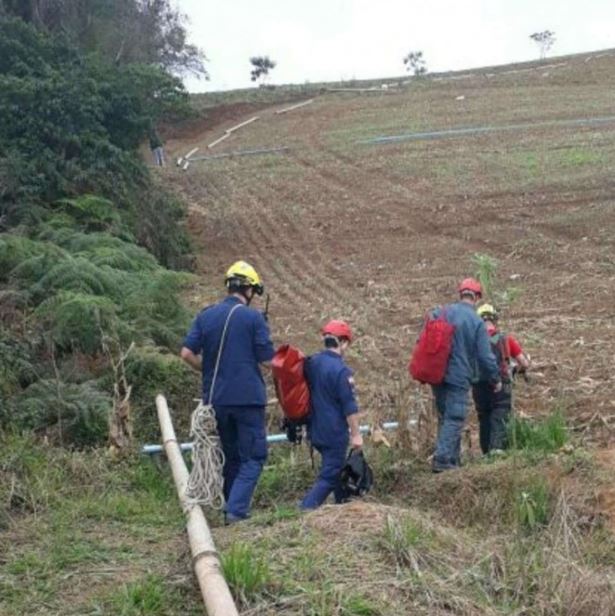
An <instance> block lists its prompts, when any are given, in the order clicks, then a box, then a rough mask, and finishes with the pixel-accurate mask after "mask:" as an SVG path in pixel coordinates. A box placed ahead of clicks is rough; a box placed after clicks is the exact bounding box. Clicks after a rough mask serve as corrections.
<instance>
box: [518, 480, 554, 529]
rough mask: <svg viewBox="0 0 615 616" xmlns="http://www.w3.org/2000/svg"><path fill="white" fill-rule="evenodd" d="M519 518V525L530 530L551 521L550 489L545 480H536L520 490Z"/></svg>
mask: <svg viewBox="0 0 615 616" xmlns="http://www.w3.org/2000/svg"><path fill="white" fill-rule="evenodd" d="M517 520H518V523H519V526H520V527H521V528H523V529H525V530H528V531H534V530H536V529H537V528H539V527H542V526H545V525H546V524H547V523H548V522H549V490H548V488H547V485H546V484H545V483H544V482H542V481H540V482H536V483H534V484H533V485H531V486H529V487H528V488H526V489H525V490H521V491H520V492H519V495H518V498H517Z"/></svg>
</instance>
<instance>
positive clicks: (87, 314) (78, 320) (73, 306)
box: [34, 291, 126, 354]
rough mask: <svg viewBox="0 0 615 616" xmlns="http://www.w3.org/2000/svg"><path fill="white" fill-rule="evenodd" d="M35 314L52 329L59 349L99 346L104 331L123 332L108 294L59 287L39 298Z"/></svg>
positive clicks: (94, 348)
mask: <svg viewBox="0 0 615 616" xmlns="http://www.w3.org/2000/svg"><path fill="white" fill-rule="evenodd" d="M34 315H35V317H36V318H37V320H38V321H39V323H41V324H42V325H44V326H45V327H46V328H48V330H49V331H50V333H51V336H52V338H53V341H54V342H55V344H56V345H57V346H58V347H59V348H60V350H70V349H74V348H76V349H79V350H81V351H83V352H84V353H89V354H94V353H97V352H99V351H100V350H101V347H102V335H103V333H104V332H113V331H116V332H121V333H124V332H125V329H126V328H125V326H124V325H123V324H122V323H121V322H120V320H119V319H118V317H117V307H116V305H115V304H114V302H113V301H112V300H110V299H109V298H107V297H99V296H95V295H88V294H85V293H76V292H74V291H62V292H60V293H58V294H57V295H54V296H53V297H50V298H49V299H47V300H45V301H44V302H42V303H41V304H40V305H39V306H38V308H37V309H36V310H35V311H34Z"/></svg>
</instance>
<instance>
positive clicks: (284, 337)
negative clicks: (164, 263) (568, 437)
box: [164, 54, 615, 442]
mask: <svg viewBox="0 0 615 616" xmlns="http://www.w3.org/2000/svg"><path fill="white" fill-rule="evenodd" d="M588 58H589V59H588ZM614 86H615V55H612V54H604V55H601V56H600V57H596V56H593V57H591V56H579V57H572V58H568V59H565V60H563V61H561V62H556V63H554V64H551V65H548V64H544V63H543V64H542V65H540V64H535V65H531V66H529V67H525V68H523V69H522V70H514V69H511V68H510V67H507V68H506V70H499V71H498V70H493V71H492V72H489V71H488V70H485V71H479V72H476V73H469V74H466V75H463V74H462V75H456V76H453V77H448V78H446V77H443V78H439V79H438V78H435V79H425V80H419V81H414V82H412V83H410V84H406V85H405V86H402V87H389V88H388V89H387V90H383V91H382V92H378V93H363V94H357V93H326V94H323V95H321V96H318V97H317V98H316V100H315V102H314V103H313V104H311V105H308V106H306V107H304V108H301V109H297V110H296V111H292V112H290V113H287V114H284V115H277V114H275V113H274V111H275V109H279V108H280V107H281V106H278V107H271V108H265V109H260V110H259V111H257V112H253V111H252V110H248V112H247V113H237V114H233V113H232V112H230V111H229V112H228V113H220V112H218V113H217V114H212V115H211V118H212V121H211V122H207V121H206V122H205V123H204V124H203V125H202V126H200V127H198V126H196V125H194V126H193V127H192V131H193V132H192V133H191V134H190V135H187V136H185V137H183V138H176V139H174V140H172V141H170V142H169V143H168V146H167V147H168V150H169V154H170V155H172V156H175V157H177V156H181V155H184V154H185V153H186V152H187V151H188V150H189V149H191V148H192V147H195V146H200V151H199V152H198V153H197V154H196V155H195V156H198V155H200V154H217V153H223V152H230V151H235V150H243V149H250V148H257V147H276V146H288V147H289V148H290V150H289V151H288V152H287V153H285V154H281V155H264V156H253V157H242V158H229V159H220V160H213V161H195V162H193V163H192V164H191V166H190V167H189V168H188V169H187V170H186V171H183V170H181V169H180V168H177V167H174V166H173V167H169V168H168V169H166V170H165V171H164V173H165V174H166V176H167V179H168V182H169V183H170V184H171V185H172V186H173V188H174V189H175V190H176V191H177V192H178V193H180V194H181V195H182V196H183V197H184V198H185V199H186V200H187V201H188V203H189V204H190V217H189V225H190V232H191V234H192V236H193V238H194V243H195V252H196V254H197V260H198V266H197V270H198V273H199V274H200V276H201V277H202V281H203V283H202V285H198V286H197V287H196V288H195V289H194V290H193V292H192V293H191V294H190V298H189V299H190V301H191V302H192V304H193V306H194V308H195V309H196V308H198V307H199V306H201V305H205V304H207V303H210V302H211V301H214V300H215V299H216V297H217V296H218V294H219V292H220V290H221V278H222V275H223V272H224V270H225V269H226V267H228V265H229V264H230V263H231V262H232V261H234V260H236V259H239V258H243V259H246V260H248V261H250V262H252V263H253V264H254V265H255V267H256V268H257V269H258V271H259V272H261V274H262V276H263V278H264V281H265V284H266V286H267V290H268V291H269V293H270V294H271V317H270V323H271V328H272V332H273V335H274V338H275V340H276V342H284V341H291V342H293V343H295V344H299V345H300V346H301V347H302V348H304V349H305V350H306V351H308V352H312V351H314V350H316V349H317V348H318V344H319V338H318V329H319V326H320V325H321V324H322V323H323V321H325V320H327V319H329V318H344V319H347V320H348V321H349V322H350V323H351V324H352V326H353V327H354V329H355V330H356V331H357V341H356V344H355V345H354V346H353V348H352V352H351V355H350V357H349V362H350V364H351V365H353V367H354V368H355V369H356V372H357V379H356V380H357V385H358V391H359V394H360V397H361V402H362V406H363V408H364V409H365V410H366V411H367V412H368V413H370V414H373V415H376V416H377V417H381V418H384V417H388V416H391V415H392V414H395V413H396V412H397V411H398V410H399V408H405V409H409V410H412V409H413V404H414V403H413V402H412V400H416V398H415V396H414V395H413V394H414V392H415V389H416V388H415V386H414V385H412V384H411V383H410V382H409V379H408V377H407V372H406V363H407V359H408V355H409V352H410V349H411V347H412V344H413V341H414V339H415V337H416V334H417V332H418V329H419V327H420V323H421V319H422V316H423V314H424V312H425V311H426V310H427V309H428V308H430V307H432V306H434V305H437V304H440V303H443V302H447V301H451V300H452V299H453V298H454V295H455V285H456V281H457V280H458V279H460V278H461V277H464V276H466V275H470V274H474V273H475V270H476V266H475V265H474V264H473V261H472V258H473V255H475V254H476V253H479V254H483V255H489V256H490V257H493V258H495V259H497V261H498V267H497V275H496V279H497V281H496V288H497V289H498V290H499V291H500V292H503V291H506V290H508V291H511V289H512V290H513V291H512V292H513V295H516V297H515V298H514V300H513V301H512V302H511V303H510V305H509V306H508V307H505V309H504V311H503V326H504V329H506V330H507V331H511V332H513V333H514V334H516V335H517V337H518V338H519V339H520V340H521V341H522V343H523V344H524V346H525V348H526V350H527V351H528V352H529V354H530V355H531V356H532V359H533V361H534V363H535V366H536V367H535V376H534V380H533V383H531V384H530V385H527V384H525V383H520V384H519V386H518V387H517V396H518V404H517V408H518V410H520V411H522V412H525V413H528V414H536V413H541V412H546V411H548V410H550V409H552V408H553V406H554V405H556V404H560V405H562V406H563V407H565V408H566V410H567V413H568V416H569V417H570V418H571V419H572V420H573V423H574V424H575V425H576V426H577V428H578V429H580V430H581V429H587V428H591V433H592V434H593V435H594V436H595V437H596V438H598V439H599V440H601V441H603V442H604V441H607V440H609V439H610V437H611V436H612V432H611V429H610V427H609V426H610V425H612V422H613V419H615V379H614V377H613V372H614V369H615V358H614V350H613V349H614V348H615V346H614V342H613V340H614V334H615V307H614V306H613V301H614V298H615V180H614V179H613V170H614V167H615V118H613V119H612V120H611V119H609V118H610V117H611V116H615V104H614V102H613V88H614ZM282 106H283V105H282ZM239 109H241V108H239ZM255 113H256V114H257V115H259V117H260V119H259V120H258V121H256V122H254V123H252V124H250V125H249V126H246V127H245V128H243V129H240V130H238V131H237V132H236V133H233V135H232V136H230V137H229V138H228V139H226V140H225V141H223V142H222V143H220V144H219V145H217V146H216V147H214V148H212V149H211V150H207V144H208V143H210V142H212V141H213V140H214V139H216V138H218V137H219V136H221V135H222V134H223V132H224V130H226V129H227V128H230V127H231V126H233V125H235V124H237V123H239V122H241V121H243V120H246V119H249V118H250V117H252V116H253V115H254V114H255ZM216 118H218V120H216ZM593 118H603V119H604V118H606V120H604V121H601V122H600V123H597V124H589V125H580V124H577V125H572V124H567V123H566V121H568V120H581V119H593ZM471 127H491V128H495V129H498V130H492V131H490V132H478V133H467V134H464V135H453V136H442V137H440V138H425V139H420V140H401V141H398V142H394V143H383V144H377V145H373V144H366V143H362V142H363V141H365V140H368V139H371V138H374V137H379V136H389V135H403V134H409V133H416V132H425V131H442V130H447V129H457V128H471ZM499 128H501V130H500V129H499ZM489 299H493V301H495V302H496V304H497V303H498V298H489ZM500 303H501V296H500ZM396 409H397V410H396Z"/></svg>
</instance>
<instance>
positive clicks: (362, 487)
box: [341, 449, 374, 502]
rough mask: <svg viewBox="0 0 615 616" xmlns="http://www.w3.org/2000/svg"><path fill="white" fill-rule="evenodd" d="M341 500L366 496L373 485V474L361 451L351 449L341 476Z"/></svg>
mask: <svg viewBox="0 0 615 616" xmlns="http://www.w3.org/2000/svg"><path fill="white" fill-rule="evenodd" d="M341 482H342V490H343V493H344V496H343V500H344V502H345V501H348V500H350V499H351V498H356V497H358V496H363V495H365V494H367V493H368V492H369V491H370V490H371V488H372V485H373V484H374V473H373V472H372V469H371V468H370V467H369V464H368V463H367V460H366V459H365V456H364V455H363V451H361V450H360V449H351V450H350V453H349V454H348V457H347V458H346V464H345V466H344V468H343V469H342V474H341Z"/></svg>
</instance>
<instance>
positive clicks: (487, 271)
mask: <svg viewBox="0 0 615 616" xmlns="http://www.w3.org/2000/svg"><path fill="white" fill-rule="evenodd" d="M472 265H473V266H474V268H475V276H476V277H477V278H478V281H479V282H480V284H481V286H482V287H483V296H484V297H491V296H492V293H493V287H494V284H495V276H496V272H497V269H498V262H497V259H495V258H493V257H491V256H489V255H486V254H481V253H478V252H477V253H475V254H474V255H473V256H472Z"/></svg>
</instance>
